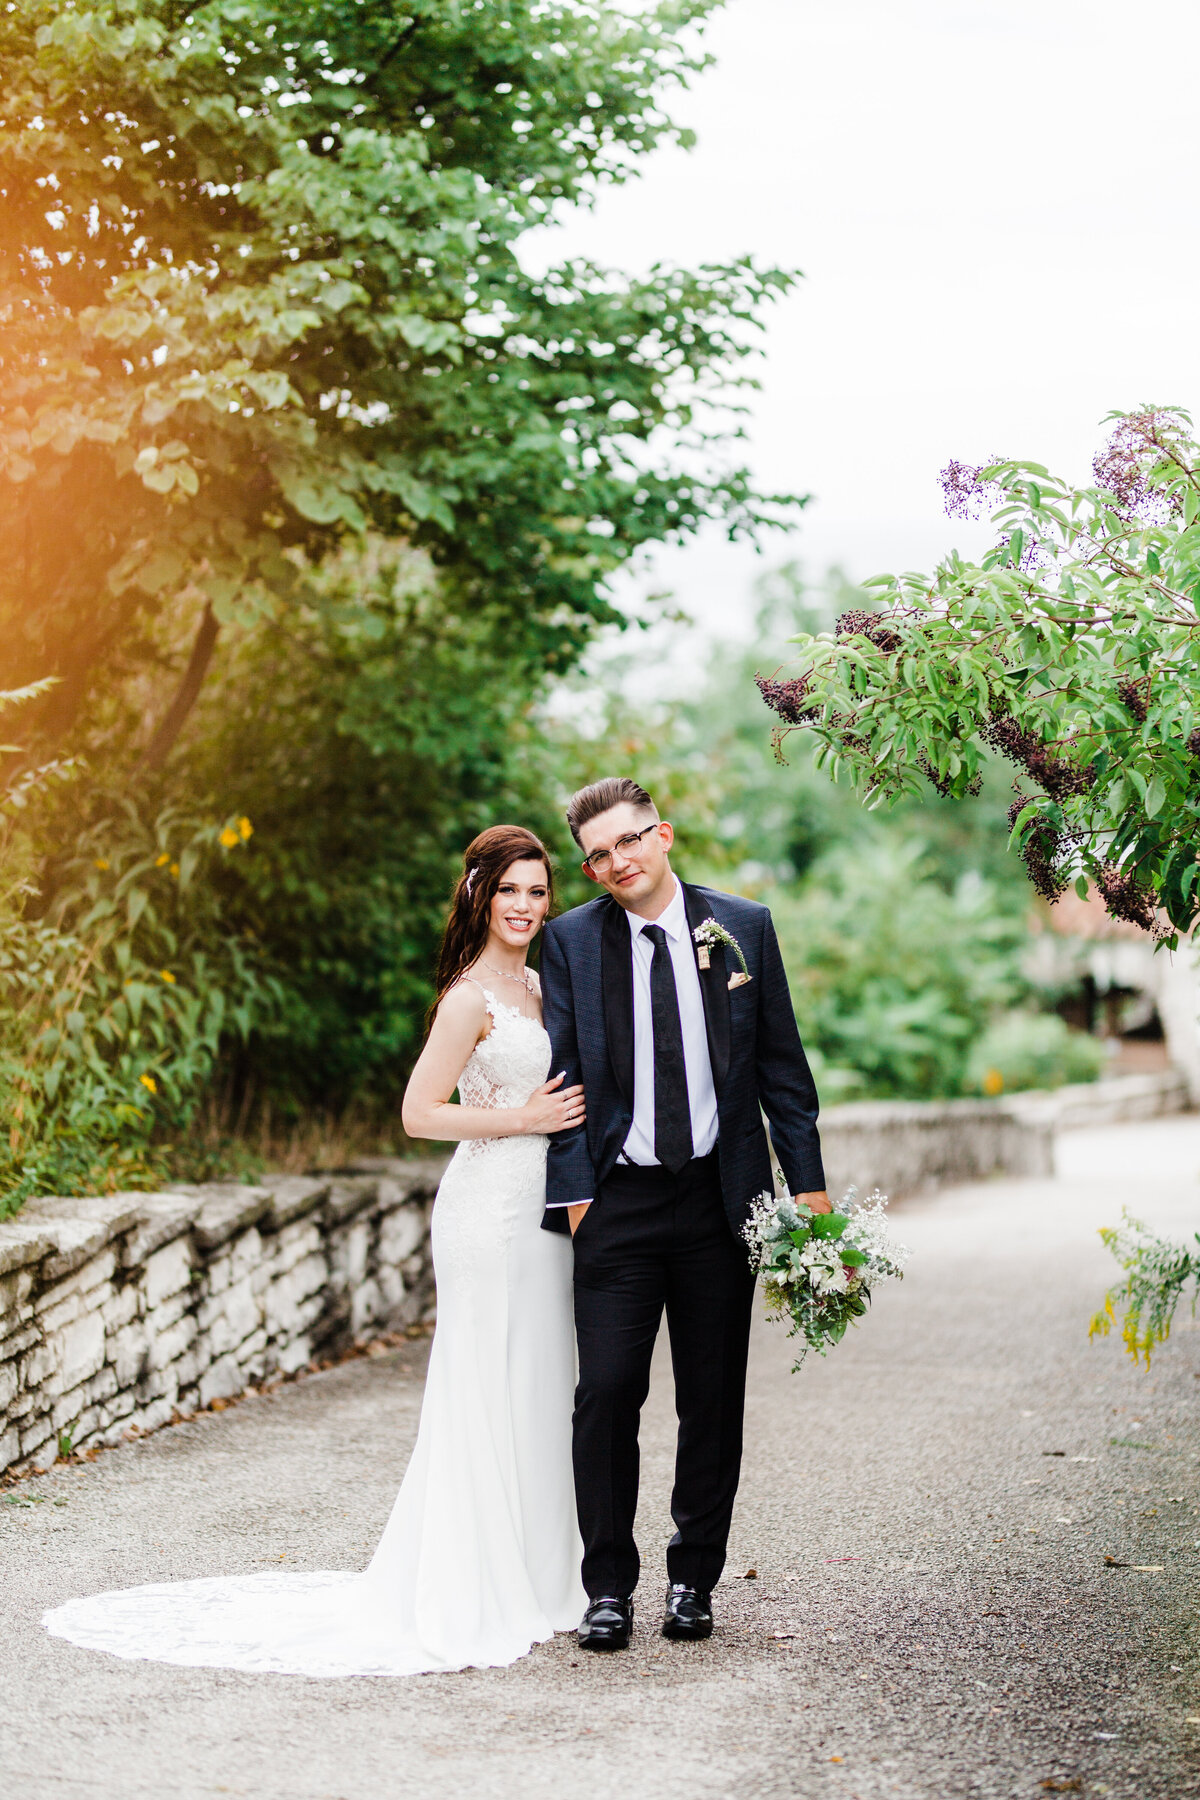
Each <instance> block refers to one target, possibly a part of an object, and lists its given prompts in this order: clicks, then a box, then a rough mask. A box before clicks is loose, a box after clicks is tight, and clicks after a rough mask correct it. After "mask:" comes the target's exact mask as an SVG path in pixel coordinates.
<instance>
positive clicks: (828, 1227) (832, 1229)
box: [812, 1212, 850, 1241]
mask: <svg viewBox="0 0 1200 1800" xmlns="http://www.w3.org/2000/svg"><path fill="white" fill-rule="evenodd" d="M849 1223H850V1220H849V1217H848V1215H847V1214H846V1213H840V1212H828V1213H815V1214H814V1215H813V1221H812V1234H813V1236H814V1237H816V1238H822V1239H825V1240H826V1241H832V1240H833V1239H835V1238H840V1237H841V1235H842V1233H843V1231H845V1229H846V1227H847V1225H848V1224H849Z"/></svg>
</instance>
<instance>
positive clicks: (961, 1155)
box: [821, 1069, 1188, 1199]
mask: <svg viewBox="0 0 1200 1800" xmlns="http://www.w3.org/2000/svg"><path fill="white" fill-rule="evenodd" d="M1187 1106H1188V1091H1187V1083H1186V1081H1185V1079H1184V1077H1183V1075H1182V1074H1180V1073H1179V1072H1178V1071H1177V1070H1175V1069H1168V1070H1164V1071H1163V1073H1161V1074H1155V1075H1119V1076H1114V1077H1112V1078H1110V1079H1109V1080H1106V1081H1092V1082H1084V1083H1080V1084H1078V1085H1076V1086H1072V1087H1064V1088H1058V1089H1055V1090H1054V1091H1051V1092H1045V1091H1039V1092H1034V1093H1024V1094H1010V1095H1007V1096H1006V1097H1005V1098H1004V1099H1000V1100H863V1101H855V1102H853V1103H852V1104H850V1105H847V1106H831V1107H829V1108H828V1110H827V1111H824V1112H822V1114H821V1144H822V1148H823V1150H824V1153H825V1172H826V1176H827V1178H828V1181H829V1191H830V1193H831V1194H833V1195H834V1196H835V1197H837V1198H839V1199H840V1197H841V1195H842V1194H844V1193H845V1191H846V1189H847V1187H849V1186H851V1185H852V1184H853V1185H854V1186H856V1187H857V1188H858V1190H859V1193H860V1194H864V1195H865V1194H868V1193H870V1191H871V1190H872V1188H876V1187H878V1188H881V1189H882V1191H883V1192H884V1193H885V1194H887V1195H889V1196H890V1197H891V1198H892V1199H899V1198H900V1197H901V1196H902V1195H904V1194H911V1193H914V1192H916V1191H918V1190H920V1189H928V1188H935V1187H944V1186H946V1185H948V1184H951V1183H954V1182H959V1181H981V1180H986V1179H987V1178H988V1177H989V1176H991V1175H1052V1174H1053V1172H1054V1137H1055V1133H1056V1132H1059V1131H1066V1130H1069V1129H1072V1128H1073V1127H1076V1126H1079V1125H1101V1124H1105V1125H1108V1124H1117V1123H1119V1122H1121V1121H1123V1120H1128V1119H1152V1118H1157V1117H1159V1116H1160V1115H1162V1114H1165V1113H1177V1112H1184V1111H1186V1109H1187Z"/></svg>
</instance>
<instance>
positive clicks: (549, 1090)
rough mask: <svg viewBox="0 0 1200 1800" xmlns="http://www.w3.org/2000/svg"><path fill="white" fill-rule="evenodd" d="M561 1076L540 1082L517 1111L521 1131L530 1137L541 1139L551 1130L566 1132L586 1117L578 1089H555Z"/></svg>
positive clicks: (560, 1080) (581, 1095)
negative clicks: (522, 1124) (520, 1117)
mask: <svg viewBox="0 0 1200 1800" xmlns="http://www.w3.org/2000/svg"><path fill="white" fill-rule="evenodd" d="M565 1079H566V1077H565V1075H555V1076H554V1077H553V1079H552V1080H550V1081H544V1082H543V1083H542V1085H541V1087H540V1088H537V1089H536V1090H535V1091H534V1093H533V1094H532V1095H531V1096H530V1098H529V1100H528V1101H527V1102H526V1104H525V1105H524V1106H523V1107H522V1108H521V1112H522V1114H523V1117H524V1121H525V1123H524V1129H525V1131H526V1132H528V1133H529V1135H530V1136H531V1137H545V1136H547V1135H548V1134H549V1133H550V1132H552V1131H570V1130H571V1128H572V1127H573V1126H575V1125H582V1124H583V1121H584V1119H585V1118H586V1117H587V1114H586V1112H585V1110H584V1105H583V1089H582V1088H581V1087H569V1088H561V1089H560V1088H559V1083H560V1082H562V1081H564V1080H565Z"/></svg>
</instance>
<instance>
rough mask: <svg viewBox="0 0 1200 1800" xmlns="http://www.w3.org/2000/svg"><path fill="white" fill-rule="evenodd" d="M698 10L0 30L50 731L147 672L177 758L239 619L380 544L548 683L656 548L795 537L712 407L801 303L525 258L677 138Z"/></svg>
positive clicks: (11, 482) (16, 576) (166, 0)
mask: <svg viewBox="0 0 1200 1800" xmlns="http://www.w3.org/2000/svg"><path fill="white" fill-rule="evenodd" d="M715 3H716V0H658V3H656V4H648V5H646V6H644V7H642V8H640V9H633V10H630V11H628V12H625V11H620V10H617V9H614V8H613V7H611V6H610V5H607V4H602V3H601V0H488V4H486V5H485V4H483V3H482V0H402V3H397V0H379V3H378V4H373V5H370V6H367V5H362V4H359V3H358V0H325V3H318V4H315V3H313V0H210V3H209V4H200V5H196V6H192V7H189V6H187V5H184V4H180V3H179V0H100V3H98V4H95V5H91V6H88V5H87V4H85V0H55V4H53V5H51V4H48V3H47V0H12V3H11V4H10V5H8V6H7V7H5V8H4V9H3V10H2V11H0V71H2V73H0V91H2V92H3V107H2V109H0V119H2V123H0V193H2V195H3V201H4V206H5V213H6V229H5V232H4V234H3V242H2V244H0V296H2V297H0V322H2V323H3V327H4V338H5V343H4V348H3V352H2V369H3V387H4V401H3V412H2V414H0V467H2V468H3V471H4V476H5V479H4V480H3V481H2V482H0V531H3V534H4V539H5V542H6V544H8V545H9V546H10V554H9V555H8V556H6V558H5V563H4V568H3V571H2V573H0V640H2V641H3V642H4V644H5V661H6V671H5V672H6V676H7V677H8V679H9V680H10V681H11V683H12V684H13V685H17V684H20V683H23V682H26V681H29V680H33V679H38V678H41V677H44V676H55V677H57V684H56V686H55V687H54V689H53V691H52V692H51V693H50V694H49V695H48V696H47V697H46V699H45V700H44V702H43V703H42V709H41V713H40V716H39V717H38V718H37V719H36V720H35V721H34V725H33V727H32V729H33V730H34V732H35V735H36V736H37V737H38V738H39V739H40V740H41V741H42V742H50V743H58V742H61V741H64V740H67V741H71V742H74V741H76V740H75V739H73V738H72V736H71V734H72V732H73V730H74V731H75V732H76V738H77V736H78V729H77V723H76V722H77V720H78V718H79V715H80V710H81V708H83V707H85V706H86V705H87V703H88V702H89V699H90V698H93V697H99V699H98V700H97V703H99V700H102V699H105V698H107V697H109V696H110V695H111V689H112V687H113V685H114V684H115V683H119V682H120V681H126V682H128V681H129V680H131V679H133V680H136V681H137V682H139V683H140V684H141V685H140V687H139V705H140V707H141V711H142V719H141V720H140V721H139V725H140V729H139V731H138V733H137V737H136V744H137V747H138V748H140V750H141V751H142V752H143V753H144V754H145V755H146V757H147V758H148V760H149V761H150V763H151V764H158V763H161V761H162V760H163V759H164V758H165V756H166V755H167V753H168V752H169V750H170V749H171V746H172V745H173V743H174V741H175V739H176V737H177V734H178V732H179V729H180V727H181V725H182V723H183V721H184V719H185V718H186V716H187V714H188V712H189V710H190V708H191V707H192V705H193V704H194V701H195V698H196V696H197V694H198V692H199V690H200V686H201V683H202V681H203V678H204V675H205V671H206V669H207V667H208V665H209V662H210V659H211V656H212V653H213V648H214V645H215V643H216V640H217V636H218V633H219V631H220V630H221V629H222V627H223V626H225V625H227V624H229V623H232V622H238V623H240V624H243V625H246V624H254V623H255V622H257V621H260V620H263V619H266V618H272V617H279V616H281V609H284V610H286V608H287V607H288V606H289V605H295V604H297V603H298V602H299V600H300V599H302V597H303V595H304V592H305V584H306V580H307V578H308V576H309V574H310V572H311V570H312V569H313V568H314V567H315V566H316V565H318V564H319V562H320V560H321V559H322V558H323V557H324V556H325V555H327V554H328V553H329V552H330V550H331V549H333V548H336V547H337V546H338V545H339V544H342V543H344V542H345V541H346V540H347V539H348V538H356V537H361V535H362V534H363V533H364V532H365V531H366V530H367V529H368V528H370V529H372V530H374V531H377V532H380V533H382V534H383V535H385V536H387V537H390V538H401V539H404V540H405V541H407V542H409V543H411V544H414V545H417V546H420V547H424V548H425V549H427V551H428V552H429V554H430V555H431V557H432V558H433V560H434V562H435V563H436V564H437V566H438V567H439V568H440V569H441V571H442V572H443V578H444V580H445V582H446V583H447V584H448V587H449V588H453V590H454V591H455V592H456V593H457V594H458V595H459V596H460V597H461V598H460V601H459V602H458V603H459V604H460V605H461V606H467V605H469V606H472V607H474V608H476V609H477V610H480V611H489V612H494V613H495V614H496V615H497V617H498V618H499V619H501V620H502V621H503V624H504V628H505V629H506V630H507V631H508V632H509V634H510V637H512V638H513V639H518V638H521V637H522V636H523V637H525V638H526V639H528V640H530V641H536V643H537V644H538V646H539V649H540V652H541V654H542V656H543V657H544V658H546V659H549V660H551V661H554V660H557V661H558V662H559V663H560V664H561V663H563V662H564V661H566V660H569V659H570V657H571V656H572V655H573V654H574V653H575V652H576V650H577V649H578V647H579V645H580V644H581V643H582V642H583V641H584V640H585V639H586V637H587V635H588V633H589V631H590V630H591V629H592V627H593V626H594V624H595V622H596V621H598V620H603V619H608V618H611V617H612V616H613V615H612V613H611V610H610V608H609V605H608V602H607V600H606V599H605V597H604V582H605V579H606V578H607V577H608V576H609V575H610V574H611V573H612V571H613V570H614V569H616V568H618V567H619V566H620V565H621V564H622V563H623V562H624V561H626V560H627V559H628V558H629V557H630V556H631V555H632V554H634V553H635V552H636V551H637V550H638V548H639V547H640V546H642V545H644V544H647V543H649V542H652V541H657V540H661V539H663V538H670V537H675V536H679V535H683V534H686V533H688V532H690V531H692V530H694V529H695V528H696V527H697V526H698V525H699V524H700V523H701V522H702V521H704V520H706V519H712V518H719V519H721V520H722V521H723V522H724V523H725V524H726V526H727V528H728V529H729V530H730V532H732V533H734V534H737V533H739V532H742V531H753V530H754V528H755V527H756V525H757V524H758V523H759V521H760V520H761V519H763V518H764V517H768V516H770V517H774V516H776V515H777V510H778V509H777V508H776V507H775V505H774V504H773V503H772V502H770V501H767V500H763V499H762V498H760V497H759V496H758V495H757V494H756V493H755V492H754V490H753V488H752V485H751V482H750V480H749V477H748V476H747V474H746V472H745V471H744V470H742V469H738V468H736V467H734V468H732V469H730V468H726V467H718V466H716V462H715V460H714V457H713V455H712V454H711V451H712V448H713V434H714V432H716V426H715V424H714V423H713V416H712V415H711V413H709V414H707V415H706V411H705V409H706V407H707V405H708V403H709V402H711V401H712V400H714V399H715V398H719V397H721V396H720V395H719V394H718V390H722V392H724V391H725V390H729V389H731V388H733V387H736V385H737V382H738V380H739V379H740V378H739V376H738V373H737V365H738V363H739V361H740V359H741V358H742V357H743V356H744V355H745V354H746V351H747V349H748V345H749V338H750V332H751V329H752V327H753V325H754V322H755V316H756V313H757V310H758V308H759V307H760V304H761V303H762V302H763V301H764V300H765V299H766V298H768V297H770V296H771V295H773V294H777V293H780V292H782V291H783V290H784V289H785V288H786V287H787V286H788V283H789V277H788V276H786V275H784V274H782V273H780V272H779V271H775V270H758V269H756V268H755V267H754V266H753V265H752V264H751V263H749V262H741V263H738V264H735V265H733V266H731V267H727V268H705V269H703V270H701V271H699V272H697V273H686V272H678V271H674V270H668V269H664V268H658V269H655V270H653V271H652V272H651V273H650V274H649V275H648V276H647V277H646V278H645V279H643V280H639V281H632V280H627V279H625V278H622V277H619V276H614V275H611V274H608V273H606V272H604V271H602V270H599V269H596V268H593V267H591V266H589V265H586V264H583V263H572V264H570V265H569V266H566V267H563V268H560V269H556V270H553V271H552V272H551V273H550V274H548V275H547V276H546V277H545V278H544V279H538V278H534V277H532V276H530V275H528V274H527V273H526V272H525V271H524V270H523V268H522V266H521V264H520V261H519V260H518V256H517V243H518V240H519V238H520V235H521V233H522V232H523V231H525V230H526V229H528V228H529V227H530V226H531V225H533V224H537V223H540V222H543V221H545V220H546V219H547V218H548V217H550V215H551V213H552V210H553V208H554V207H555V206H556V205H560V204H562V203H565V202H579V201H582V200H586V199H587V198H588V197H589V196H590V195H591V194H592V193H593V192H594V191H595V189H596V186H597V184H598V183H601V182H603V181H606V180H615V179H620V178H622V177H624V176H625V175H626V174H628V173H629V172H630V170H631V169H632V168H633V167H634V166H635V164H636V159H637V157H638V156H640V155H642V154H644V153H645V152H647V151H648V150H649V149H651V148H652V147H653V146H654V145H655V144H657V143H659V142H661V141H663V140H664V139H667V138H671V137H675V138H678V137H680V136H681V135H683V134H680V133H679V132H678V131H677V130H676V129H675V127H673V126H672V124H671V123H670V121H669V119H668V118H667V116H666V115H665V113H664V111H663V109H662V101H661V95H662V91H663V90H664V88H667V87H670V86H671V85H672V84H678V83H679V82H682V81H684V80H685V79H686V78H687V77H688V75H689V74H690V73H691V72H692V71H693V70H695V69H696V68H697V67H699V66H700V65H701V62H702V59H701V58H700V57H699V55H698V53H696V52H695V51H694V50H689V49H686V48H685V47H684V44H685V42H690V41H691V37H690V35H689V29H688V28H690V27H698V26H699V25H700V24H702V22H703V20H704V18H705V16H706V15H707V14H708V13H709V12H710V11H711V10H712V7H713V5H714V4H715ZM725 397H726V398H728V394H727V393H725ZM717 435H719V433H718V434H717ZM652 440H653V441H652ZM669 441H673V442H674V443H675V445H676V446H677V447H678V448H677V451H676V452H675V460H674V461H672V460H671V458H670V457H669V456H668V455H667V454H666V452H665V451H664V450H663V449H662V448H661V445H662V444H663V443H664V442H669Z"/></svg>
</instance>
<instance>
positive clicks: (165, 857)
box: [154, 850, 171, 869]
mask: <svg viewBox="0 0 1200 1800" xmlns="http://www.w3.org/2000/svg"><path fill="white" fill-rule="evenodd" d="M170 860H171V852H170V851H169V850H164V851H163V853H162V855H161V856H156V857H155V859H154V866H155V868H156V869H161V868H163V866H164V865H165V864H166V863H169V862H170Z"/></svg>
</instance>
